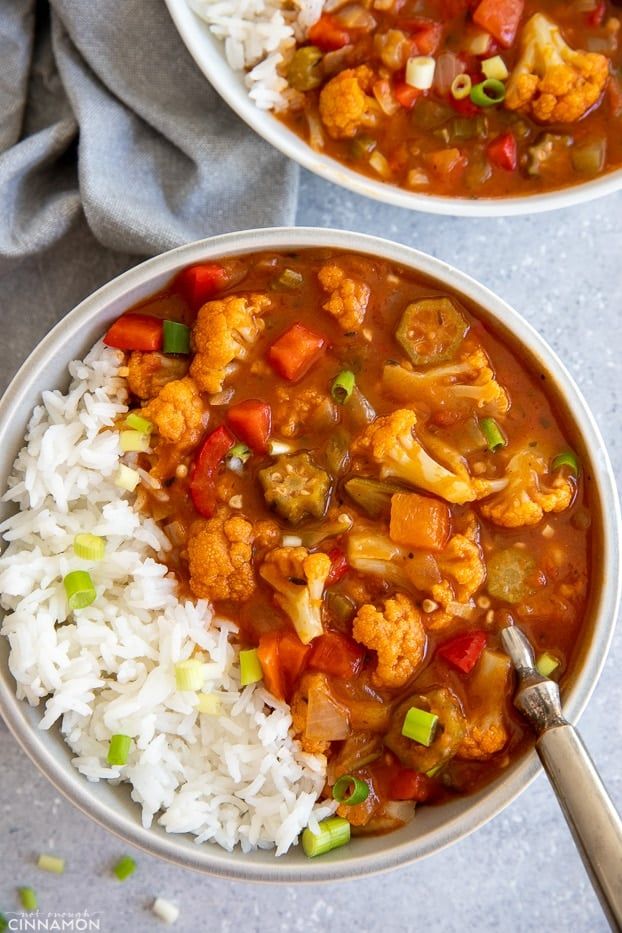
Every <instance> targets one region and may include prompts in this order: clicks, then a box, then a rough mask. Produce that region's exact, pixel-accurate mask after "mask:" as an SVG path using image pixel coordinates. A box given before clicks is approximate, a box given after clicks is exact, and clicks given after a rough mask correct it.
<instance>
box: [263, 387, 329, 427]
mask: <svg viewBox="0 0 622 933" xmlns="http://www.w3.org/2000/svg"><path fill="white" fill-rule="evenodd" d="M276 394H277V398H278V400H279V403H278V405H276V406H275V407H274V408H273V410H272V423H273V425H274V427H275V428H277V429H278V431H279V433H280V434H282V435H283V437H297V436H298V435H299V434H303V433H304V431H305V430H306V429H307V428H315V427H317V428H320V429H321V428H329V427H330V425H331V424H334V423H335V422H336V421H337V418H338V412H337V409H336V406H335V405H334V403H333V401H332V399H331V398H330V396H329V395H327V394H326V392H320V391H318V390H317V389H312V388H308V389H302V391H298V392H296V393H295V394H294V393H293V392H292V390H291V388H286V387H285V386H279V388H278V389H277V391H276Z"/></svg>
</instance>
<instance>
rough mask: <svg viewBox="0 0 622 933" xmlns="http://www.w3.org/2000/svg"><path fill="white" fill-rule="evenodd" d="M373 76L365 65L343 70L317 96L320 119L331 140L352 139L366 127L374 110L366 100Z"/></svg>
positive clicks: (372, 100) (372, 103)
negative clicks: (318, 98) (318, 96)
mask: <svg viewBox="0 0 622 933" xmlns="http://www.w3.org/2000/svg"><path fill="white" fill-rule="evenodd" d="M373 77H374V73H373V71H372V70H371V68H369V67H368V66H367V65H359V67H358V68H346V69H345V70H344V71H340V72H339V74H338V75H335V77H334V78H331V80H330V81H329V82H328V83H327V84H325V85H324V87H323V88H322V91H321V93H320V118H321V120H322V123H323V124H324V126H325V127H326V129H327V131H328V135H329V136H332V138H333V139H352V137H353V136H356V134H357V132H358V130H359V129H360V128H361V127H362V126H365V125H366V124H367V123H368V118H369V115H370V113H371V112H372V111H374V110H375V109H376V104H375V101H374V99H373V98H372V97H369V95H368V92H369V90H370V88H371V83H372V81H373Z"/></svg>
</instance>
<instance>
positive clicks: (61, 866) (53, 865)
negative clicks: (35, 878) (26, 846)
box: [37, 853, 65, 875]
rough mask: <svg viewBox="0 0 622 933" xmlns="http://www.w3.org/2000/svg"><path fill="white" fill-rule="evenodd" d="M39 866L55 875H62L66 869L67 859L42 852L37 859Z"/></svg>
mask: <svg viewBox="0 0 622 933" xmlns="http://www.w3.org/2000/svg"><path fill="white" fill-rule="evenodd" d="M37 866H38V867H39V868H40V869H41V870H42V871H51V872H52V874H54V875H62V873H63V872H64V871H65V859H64V858H58V856H56V855H45V854H44V853H42V854H41V855H40V856H39V858H38V859H37Z"/></svg>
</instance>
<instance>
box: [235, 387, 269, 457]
mask: <svg viewBox="0 0 622 933" xmlns="http://www.w3.org/2000/svg"><path fill="white" fill-rule="evenodd" d="M226 420H227V424H228V425H229V427H230V428H231V430H232V431H233V433H234V434H236V435H237V437H239V438H240V440H241V441H244V443H245V444H248V446H249V447H250V448H251V450H254V451H255V453H258V454H265V452H266V451H267V449H268V438H269V437H270V430H271V428H272V410H271V408H270V406H269V405H268V403H267V402H262V401H260V400H259V399H256V398H249V399H246V401H244V402H239V403H238V404H237V405H232V406H231V408H230V409H229V410H228V412H227V415H226Z"/></svg>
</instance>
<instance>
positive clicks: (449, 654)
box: [437, 631, 486, 674]
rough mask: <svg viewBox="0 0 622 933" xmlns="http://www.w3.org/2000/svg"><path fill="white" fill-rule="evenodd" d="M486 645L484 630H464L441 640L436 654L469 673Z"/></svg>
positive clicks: (464, 672)
mask: <svg viewBox="0 0 622 933" xmlns="http://www.w3.org/2000/svg"><path fill="white" fill-rule="evenodd" d="M485 646H486V632H479V631H478V632H466V634H464V635H457V636H456V637H455V638H450V639H449V641H446V642H443V644H442V645H441V646H440V647H439V649H438V652H437V653H438V654H439V655H440V656H441V658H443V660H444V661H447V662H448V663H449V664H452V665H453V666H454V667H456V668H457V669H458V670H459V671H462V673H463V674H470V673H471V671H472V670H473V668H474V667H475V665H476V664H477V662H478V660H479V656H480V654H481V653H482V651H483V650H484V648H485Z"/></svg>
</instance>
